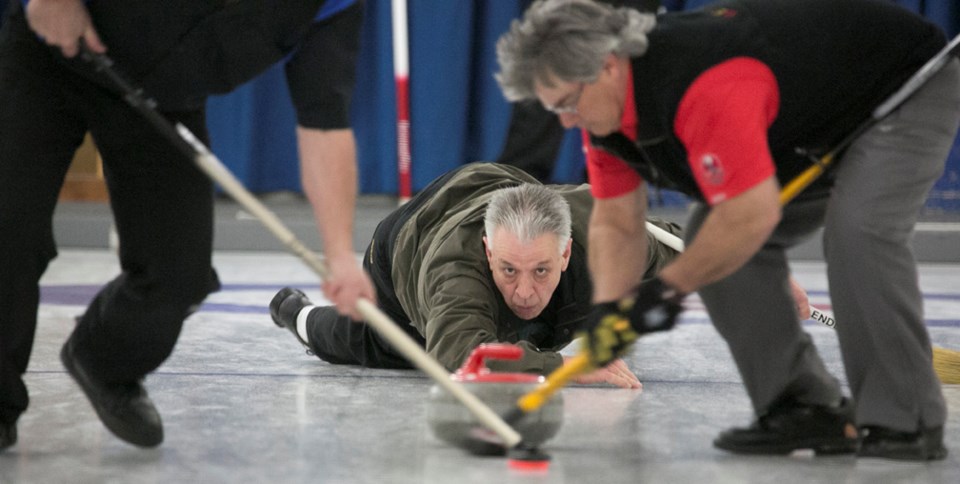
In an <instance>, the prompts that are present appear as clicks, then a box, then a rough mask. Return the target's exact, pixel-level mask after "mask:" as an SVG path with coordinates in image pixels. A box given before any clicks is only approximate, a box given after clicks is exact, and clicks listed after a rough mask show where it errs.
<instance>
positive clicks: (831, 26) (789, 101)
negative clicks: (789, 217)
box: [592, 0, 946, 200]
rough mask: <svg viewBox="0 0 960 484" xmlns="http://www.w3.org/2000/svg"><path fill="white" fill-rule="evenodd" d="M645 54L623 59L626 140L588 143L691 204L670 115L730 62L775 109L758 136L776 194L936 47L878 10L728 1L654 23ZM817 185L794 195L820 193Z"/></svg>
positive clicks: (868, 4) (915, 19) (930, 32)
mask: <svg viewBox="0 0 960 484" xmlns="http://www.w3.org/2000/svg"><path fill="white" fill-rule="evenodd" d="M648 38H649V40H650V47H649V49H648V51H647V53H646V54H645V55H643V56H641V57H638V58H634V59H632V60H631V63H632V67H633V79H634V90H635V100H636V106H637V119H638V127H637V142H636V143H633V142H631V141H629V139H627V138H626V137H625V136H623V135H622V134H619V133H616V134H613V135H609V136H606V137H593V138H592V142H593V143H594V145H595V146H598V147H601V148H603V149H605V150H608V151H610V152H612V153H613V154H615V155H617V156H618V157H620V158H623V159H624V160H626V161H627V163H628V164H630V165H631V166H632V167H633V168H634V169H636V170H637V171H638V172H639V173H640V175H641V176H643V177H644V178H645V179H646V180H647V181H649V182H650V183H651V184H653V185H656V186H660V187H663V188H668V189H672V190H677V191H680V192H683V193H685V194H687V195H689V196H691V197H694V198H697V199H699V200H703V195H702V194H701V192H700V189H699V187H698V186H697V184H696V182H695V180H694V178H693V175H692V173H691V171H690V166H689V163H688V161H687V153H686V149H685V148H684V146H683V144H682V143H681V142H680V140H679V139H678V138H677V137H676V135H675V133H674V131H673V123H674V118H675V116H676V113H677V108H678V106H679V103H680V101H681V99H682V97H683V95H684V94H685V93H686V92H687V89H688V88H689V87H690V85H691V84H692V83H693V81H694V80H695V79H696V78H697V77H698V76H700V75H701V74H702V73H703V72H704V71H706V70H708V69H709V68H711V67H713V66H716V65H718V64H720V63H722V62H724V61H727V60H729V59H732V58H735V57H751V58H754V59H757V60H759V61H761V62H763V63H764V64H766V65H767V66H768V67H769V68H770V69H771V70H772V71H773V74H774V76H775V77H776V80H777V83H778V87H779V90H780V109H779V112H778V114H777V118H776V120H775V121H774V123H773V125H772V126H771V127H770V129H769V131H768V141H769V145H770V151H771V153H772V155H773V158H774V162H775V164H776V167H777V178H778V180H779V181H780V183H781V185H784V184H786V183H787V182H789V181H790V180H792V179H793V178H794V177H795V176H796V175H798V174H799V173H800V172H802V171H803V170H804V169H805V168H806V167H807V166H809V165H810V163H811V161H810V158H809V156H807V155H802V154H799V152H800V151H802V152H806V153H809V154H811V155H814V156H817V155H820V154H823V153H825V152H826V151H828V150H829V149H830V148H831V147H833V146H834V145H835V144H837V143H838V142H839V141H840V140H841V139H842V138H843V137H844V136H845V135H846V134H847V133H850V132H851V131H853V129H854V128H855V127H856V126H857V125H858V124H859V123H861V122H863V121H864V120H866V119H868V118H869V116H870V113H871V111H872V110H873V109H874V108H875V107H876V106H877V105H879V104H880V102H882V101H883V100H884V99H885V98H886V97H887V96H888V95H890V94H891V93H892V92H893V91H895V90H896V89H897V88H898V87H900V85H901V84H902V83H903V82H904V81H905V80H906V79H907V78H908V77H909V76H910V75H912V74H913V73H914V72H915V71H916V70H917V69H919V68H920V66H922V65H923V63H924V62H926V61H927V59H929V58H930V57H932V56H933V55H935V54H936V53H937V51H938V50H939V49H940V48H942V47H943V45H944V44H945V43H946V39H945V37H944V34H943V33H942V31H940V29H939V28H937V27H936V26H935V25H933V24H931V23H929V22H927V21H925V20H924V19H923V18H921V17H919V16H917V15H914V14H912V13H910V12H909V11H907V10H905V9H903V8H901V7H898V6H896V5H894V4H892V3H890V2H882V1H879V0H728V1H721V2H717V3H714V4H712V5H710V6H707V7H704V8H703V9H699V10H694V11H690V12H682V13H677V14H666V15H662V16H660V17H659V18H658V24H657V26H656V28H655V29H654V30H653V31H651V32H650V33H649V35H648ZM829 185H830V178H829V176H824V177H821V179H820V180H818V181H817V182H816V183H815V184H814V186H813V187H811V188H810V189H808V190H807V192H805V196H817V195H818V194H819V193H822V191H823V190H824V189H826V188H827V187H829Z"/></svg>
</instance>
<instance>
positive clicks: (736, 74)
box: [583, 57, 780, 205]
mask: <svg viewBox="0 0 960 484" xmlns="http://www.w3.org/2000/svg"><path fill="white" fill-rule="evenodd" d="M628 77H629V78H628V80H627V89H626V95H625V96H624V103H625V105H624V109H623V116H622V118H621V121H620V129H621V132H622V133H623V134H624V135H626V136H627V137H628V138H630V139H631V140H634V141H636V138H637V134H636V133H637V110H636V104H635V100H634V94H633V74H632V71H631V72H630V73H629V76H628ZM779 105H780V93H779V89H778V87H777V81H776V78H774V76H773V72H771V71H770V69H769V68H768V67H767V66H766V65H765V64H763V63H762V62H760V61H758V60H756V59H751V58H746V57H738V58H734V59H730V60H728V61H725V62H723V63H721V64H718V65H716V66H714V67H712V68H710V69H708V70H707V71H705V72H704V73H703V74H701V75H700V76H698V77H697V78H696V79H695V80H694V82H693V83H692V84H691V85H690V87H689V88H688V89H687V92H686V93H685V94H684V95H683V98H682V99H681V100H680V105H679V107H678V109H677V114H676V117H675V118H674V120H673V121H674V123H673V130H674V134H675V135H676V136H677V138H679V139H680V141H681V142H682V143H683V145H684V147H685V148H686V150H687V163H689V164H690V168H691V171H692V172H693V175H694V177H695V178H696V180H697V185H698V186H699V188H700V191H701V192H702V193H703V196H704V199H705V200H706V201H707V203H709V204H711V205H713V204H716V203H720V202H722V201H724V200H727V199H730V198H733V197H736V196H737V195H739V194H740V193H743V192H744V191H746V190H747V189H749V188H751V187H753V186H755V185H756V184H758V183H760V182H761V181H763V180H766V179H767V178H769V177H770V176H772V175H773V174H774V173H775V171H776V169H775V167H774V164H773V158H772V156H771V155H770V150H769V148H768V144H767V130H768V129H769V127H770V125H771V124H772V123H773V121H774V119H775V118H776V116H777V110H778V108H779ZM583 140H584V143H583V145H584V151H585V152H586V158H587V173H588V175H589V177H590V184H591V191H592V192H593V195H594V197H596V198H613V197H617V196H620V195H623V194H625V193H627V192H630V191H633V190H635V189H636V188H637V187H638V186H639V185H640V183H641V182H642V181H643V180H642V179H641V178H640V175H639V174H637V172H636V171H635V170H633V169H632V168H630V166H629V165H627V164H626V163H625V162H624V161H623V160H621V159H620V158H617V157H616V156H614V155H612V154H610V153H608V152H607V151H604V150H601V149H597V148H594V147H593V146H592V145H591V144H590V136H589V133H587V132H586V131H583Z"/></svg>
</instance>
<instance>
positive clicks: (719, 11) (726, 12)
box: [711, 7, 737, 18]
mask: <svg viewBox="0 0 960 484" xmlns="http://www.w3.org/2000/svg"><path fill="white" fill-rule="evenodd" d="M711 13H712V14H713V16H714V17H722V18H733V17H736V16H737V11H736V10H734V9H732V8H726V7H720V8H715V9H713V11H712V12H711Z"/></svg>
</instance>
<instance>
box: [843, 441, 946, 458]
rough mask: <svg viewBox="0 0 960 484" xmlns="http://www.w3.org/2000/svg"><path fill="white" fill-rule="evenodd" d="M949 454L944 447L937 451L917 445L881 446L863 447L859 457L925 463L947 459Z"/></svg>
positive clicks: (858, 453) (858, 454)
mask: <svg viewBox="0 0 960 484" xmlns="http://www.w3.org/2000/svg"><path fill="white" fill-rule="evenodd" d="M947 453H948V452H947V448H946V447H944V446H942V445H941V446H940V447H939V448H936V449H920V448H918V446H916V445H897V444H893V445H883V444H880V445H871V446H868V447H861V448H860V451H858V452H857V457H860V458H875V459H890V460H902V461H916V462H924V461H931V460H943V459H946V458H947Z"/></svg>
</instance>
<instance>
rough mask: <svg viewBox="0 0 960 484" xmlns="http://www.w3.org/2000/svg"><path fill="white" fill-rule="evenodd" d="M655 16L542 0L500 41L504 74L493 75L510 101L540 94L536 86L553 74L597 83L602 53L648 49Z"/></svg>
mask: <svg viewBox="0 0 960 484" xmlns="http://www.w3.org/2000/svg"><path fill="white" fill-rule="evenodd" d="M656 24H657V19H656V16H654V15H652V14H645V13H640V12H638V11H636V10H633V9H629V8H613V7H611V6H609V5H604V4H601V3H597V2H593V1H591V0H538V1H537V2H535V3H534V4H533V5H531V6H530V8H529V9H527V11H526V13H524V15H523V19H520V20H514V21H513V22H512V23H511V25H510V31H509V32H507V33H505V34H503V36H502V37H500V39H499V40H498V41H497V61H498V62H499V63H500V72H498V73H497V74H495V75H494V77H495V78H496V79H497V82H499V83H500V89H501V90H503V95H504V96H505V97H506V98H507V99H508V100H509V101H522V100H527V99H534V98H536V93H535V92H534V84H535V83H540V84H542V85H544V86H547V87H553V86H554V84H553V82H552V78H553V77H556V78H557V79H560V80H564V81H569V82H587V83H589V82H593V81H596V80H597V75H598V74H599V72H600V69H601V67H602V66H603V60H604V57H605V56H606V55H607V54H611V53H612V54H614V55H616V56H618V57H632V56H640V55H643V54H644V53H646V52H647V46H648V41H647V32H649V31H650V30H652V29H653V27H654V26H655V25H656Z"/></svg>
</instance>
